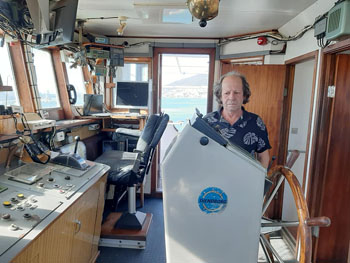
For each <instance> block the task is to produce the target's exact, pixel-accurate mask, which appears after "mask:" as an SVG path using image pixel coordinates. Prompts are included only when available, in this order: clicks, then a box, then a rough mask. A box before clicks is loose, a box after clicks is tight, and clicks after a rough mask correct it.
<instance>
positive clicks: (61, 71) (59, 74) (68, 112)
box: [51, 49, 74, 120]
mask: <svg viewBox="0 0 350 263" xmlns="http://www.w3.org/2000/svg"><path fill="white" fill-rule="evenodd" d="M51 52H52V60H53V65H54V69H55V73H56V78H57V87H58V93H59V97H60V102H61V107H62V109H63V112H64V118H65V119H68V120H71V119H73V117H74V116H73V113H72V109H71V105H70V103H69V97H68V92H67V81H66V75H67V73H66V68H65V67H64V65H63V63H62V61H61V55H60V50H59V49H53V50H52V51H51Z"/></svg>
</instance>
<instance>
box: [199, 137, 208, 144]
mask: <svg viewBox="0 0 350 263" xmlns="http://www.w3.org/2000/svg"><path fill="white" fill-rule="evenodd" d="M199 142H200V144H201V145H203V146H204V145H207V144H208V143H209V139H208V137H205V136H203V137H201V139H200V140H199Z"/></svg>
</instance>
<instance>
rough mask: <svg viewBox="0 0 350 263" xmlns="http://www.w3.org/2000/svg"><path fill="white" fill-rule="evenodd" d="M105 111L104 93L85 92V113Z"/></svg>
mask: <svg viewBox="0 0 350 263" xmlns="http://www.w3.org/2000/svg"><path fill="white" fill-rule="evenodd" d="M102 112H103V95H96V94H84V108H83V113H84V115H91V114H95V113H102Z"/></svg>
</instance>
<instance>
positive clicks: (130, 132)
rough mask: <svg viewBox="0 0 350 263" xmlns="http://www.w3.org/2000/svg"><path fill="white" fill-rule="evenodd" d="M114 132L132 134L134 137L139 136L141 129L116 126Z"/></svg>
mask: <svg viewBox="0 0 350 263" xmlns="http://www.w3.org/2000/svg"><path fill="white" fill-rule="evenodd" d="M115 132H116V133H117V135H121V136H132V137H136V138H138V137H140V135H141V131H140V130H135V129H126V128H118V129H116V131H115Z"/></svg>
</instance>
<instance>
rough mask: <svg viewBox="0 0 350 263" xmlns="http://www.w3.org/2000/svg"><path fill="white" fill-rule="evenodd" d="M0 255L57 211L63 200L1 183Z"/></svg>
mask: <svg viewBox="0 0 350 263" xmlns="http://www.w3.org/2000/svg"><path fill="white" fill-rule="evenodd" d="M0 189H1V192H0V200H1V204H0V233H1V235H0V256H1V255H2V254H3V253H4V252H6V250H8V249H9V248H10V247H12V246H13V245H14V244H15V243H16V242H18V241H19V240H20V239H22V238H25V236H26V234H28V233H29V232H30V231H31V230H32V229H33V228H34V227H35V226H36V225H37V224H39V223H40V222H41V221H42V220H43V219H44V218H46V217H47V216H48V215H49V214H51V213H52V212H53V211H55V210H56V209H57V208H58V207H59V206H60V205H61V204H62V202H60V201H58V200H57V198H54V197H50V196H46V195H42V194H35V193H33V192H32V191H27V190H19V188H17V187H13V186H11V185H6V184H3V183H0Z"/></svg>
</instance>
